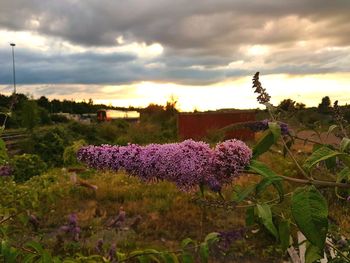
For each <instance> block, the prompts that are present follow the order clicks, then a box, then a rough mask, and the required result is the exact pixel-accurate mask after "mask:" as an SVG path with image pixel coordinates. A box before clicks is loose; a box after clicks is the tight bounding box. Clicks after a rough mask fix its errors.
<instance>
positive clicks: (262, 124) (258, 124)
mask: <svg viewBox="0 0 350 263" xmlns="http://www.w3.org/2000/svg"><path fill="white" fill-rule="evenodd" d="M278 123H279V125H280V128H281V134H282V135H283V136H285V135H288V134H289V128H288V124H287V123H284V122H278ZM245 127H247V128H249V129H250V130H251V131H253V132H259V131H265V130H267V129H268V128H269V120H268V119H265V120H262V121H255V122H249V123H246V124H245Z"/></svg>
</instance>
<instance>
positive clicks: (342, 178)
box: [335, 167, 350, 199]
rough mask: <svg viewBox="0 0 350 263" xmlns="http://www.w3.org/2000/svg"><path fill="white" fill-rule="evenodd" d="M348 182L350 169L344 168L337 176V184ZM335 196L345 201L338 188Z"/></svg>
mask: <svg viewBox="0 0 350 263" xmlns="http://www.w3.org/2000/svg"><path fill="white" fill-rule="evenodd" d="M343 181H345V182H348V181H350V169H349V168H347V167H346V168H344V169H343V170H341V171H340V172H339V173H338V174H337V183H341V182H343ZM335 194H336V195H337V196H338V197H339V198H341V199H345V198H344V197H342V196H341V195H340V194H339V188H338V187H336V188H335Z"/></svg>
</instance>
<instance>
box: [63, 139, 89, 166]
mask: <svg viewBox="0 0 350 263" xmlns="http://www.w3.org/2000/svg"><path fill="white" fill-rule="evenodd" d="M85 145H87V144H86V142H85V141H84V140H79V141H75V142H73V144H72V145H71V146H68V147H66V148H65V149H64V153H63V163H64V164H65V165H78V164H79V162H78V160H77V152H78V150H79V149H80V148H81V147H83V146H85Z"/></svg>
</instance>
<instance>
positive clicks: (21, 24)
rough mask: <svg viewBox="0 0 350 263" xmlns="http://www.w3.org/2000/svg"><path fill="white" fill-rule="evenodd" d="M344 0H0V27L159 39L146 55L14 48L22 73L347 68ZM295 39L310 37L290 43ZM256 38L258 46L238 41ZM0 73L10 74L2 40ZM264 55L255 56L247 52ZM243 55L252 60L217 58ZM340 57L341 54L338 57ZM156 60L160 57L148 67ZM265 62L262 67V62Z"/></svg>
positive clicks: (92, 39) (111, 42)
mask: <svg viewBox="0 0 350 263" xmlns="http://www.w3.org/2000/svg"><path fill="white" fill-rule="evenodd" d="M349 12H350V1H348V0H333V1H329V0H308V1H305V0H280V1H276V0H252V1H247V0H215V1H214V0H201V1H189V0H176V1H171V0H145V1H140V0H138V1H137V0H129V1H124V0H123V1H122V0H118V1H117V0H116V1H109V0H84V1H83V0H80V1H79V0H52V1H42V0H32V1H28V0H1V2H0V29H1V28H2V29H7V30H14V31H20V30H21V31H32V32H36V33H38V34H39V35H42V36H47V37H53V38H54V39H55V40H56V41H68V42H70V43H74V44H76V45H80V46H84V47H86V48H88V49H89V50H90V49H91V50H93V49H94V48H95V47H105V48H108V47H115V46H117V45H119V44H120V43H119V44H118V43H117V41H116V39H117V38H118V37H120V36H122V37H123V38H124V39H125V42H126V43H131V42H134V41H136V42H139V43H142V42H145V43H147V44H152V43H160V44H161V45H162V46H163V47H164V53H163V54H162V55H161V56H159V57H157V58H154V59H145V58H142V57H136V56H133V55H129V54H122V53H120V52H119V53H118V52H109V53H105V54H101V53H99V52H85V53H77V54H66V55H64V54H63V55H59V54H48V55H42V54H39V53H37V52H34V51H30V50H23V52H22V53H18V56H17V58H18V60H19V61H18V71H19V74H18V81H19V82H20V83H131V82H135V81H139V80H152V81H173V82H177V83H186V84H205V83H213V82H217V81H221V80H224V79H225V78H227V77H233V76H243V75H245V74H251V72H254V71H255V70H260V71H264V72H265V73H288V74H308V73H323V72H325V71H327V70H328V72H349V70H350V60H348V61H345V59H344V57H346V56H347V54H348V53H349V52H348V51H349V50H348V49H340V50H329V51H325V50H323V48H325V47H333V46H337V47H348V46H350V18H349V17H350V16H349ZM298 41H306V42H307V43H311V45H310V47H304V48H302V47H298V46H297V43H298ZM252 45H264V46H265V47H268V49H269V51H268V53H267V54H265V55H263V56H262V55H261V54H256V55H253V56H252V55H250V56H249V54H247V52H246V50H244V48H245V47H249V46H252ZM0 59H1V60H0V66H1V71H0V83H9V82H10V81H11V70H8V69H11V67H10V65H9V63H7V64H6V63H5V62H3V61H8V60H9V58H8V54H6V53H5V51H1V50H0ZM259 59H260V60H263V63H262V64H261V63H254V62H255V60H259ZM239 60H242V61H244V63H247V64H248V65H249V66H250V68H249V69H247V68H244V67H242V68H239V67H238V68H235V69H232V68H231V69H230V68H225V66H227V65H228V64H229V63H230V62H232V61H239ZM338 61H339V63H337V62H338ZM151 63H153V64H158V65H162V66H161V67H149V65H150V64H151ZM261 67H264V68H261Z"/></svg>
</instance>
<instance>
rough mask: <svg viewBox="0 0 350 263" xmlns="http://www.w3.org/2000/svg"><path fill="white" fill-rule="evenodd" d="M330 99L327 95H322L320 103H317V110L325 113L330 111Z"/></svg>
mask: <svg viewBox="0 0 350 263" xmlns="http://www.w3.org/2000/svg"><path fill="white" fill-rule="evenodd" d="M330 107H331V100H330V98H329V97H328V96H326V97H323V98H322V101H321V103H320V104H318V112H319V113H323V114H327V113H330Z"/></svg>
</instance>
